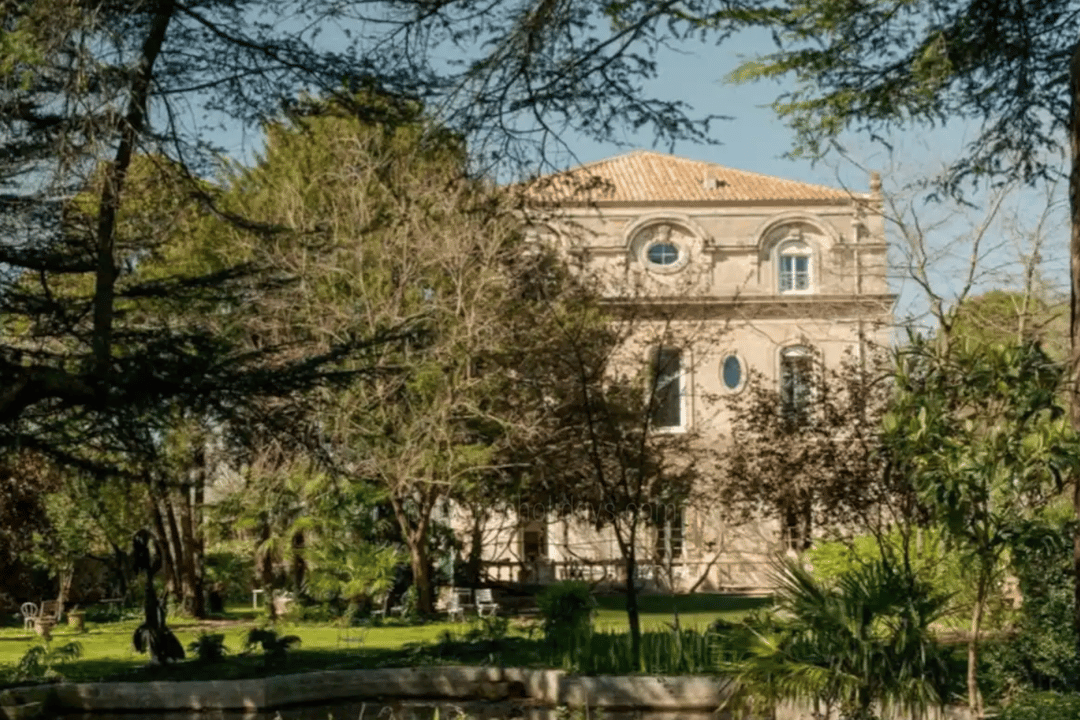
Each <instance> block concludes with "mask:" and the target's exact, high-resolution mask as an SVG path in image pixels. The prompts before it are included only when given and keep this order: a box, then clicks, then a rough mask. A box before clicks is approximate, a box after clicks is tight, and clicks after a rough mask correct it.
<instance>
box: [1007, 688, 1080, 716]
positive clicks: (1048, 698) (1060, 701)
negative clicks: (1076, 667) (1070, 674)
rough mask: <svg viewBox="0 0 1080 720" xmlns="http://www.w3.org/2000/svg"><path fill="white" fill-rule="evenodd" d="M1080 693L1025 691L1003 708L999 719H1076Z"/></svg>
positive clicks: (1079, 705) (1079, 710) (1078, 710)
mask: <svg viewBox="0 0 1080 720" xmlns="http://www.w3.org/2000/svg"><path fill="white" fill-rule="evenodd" d="M1078 717H1080V693H1056V692H1040V693H1025V694H1023V695H1020V696H1019V697H1017V698H1016V699H1015V700H1014V701H1013V702H1012V703H1010V704H1009V705H1006V706H1005V707H1003V708H1002V709H1001V713H1000V714H999V715H998V720H1076V718H1078Z"/></svg>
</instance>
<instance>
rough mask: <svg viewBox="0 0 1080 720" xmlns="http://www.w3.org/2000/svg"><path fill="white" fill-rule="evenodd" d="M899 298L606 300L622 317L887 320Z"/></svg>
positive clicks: (659, 297)
mask: <svg viewBox="0 0 1080 720" xmlns="http://www.w3.org/2000/svg"><path fill="white" fill-rule="evenodd" d="M895 301H896V295H894V294H891V293H886V294H874V295H869V294H868V295H761V296H747V295H741V296H727V297H708V296H695V297H662V296H656V297H639V298H628V297H607V298H604V299H603V303H604V305H606V306H608V307H609V308H611V309H612V310H614V311H615V312H616V313H618V314H619V315H627V316H635V317H643V318H665V319H678V316H680V315H682V316H685V317H687V318H694V319H700V318H727V319H745V320H774V319H775V320H795V319H809V320H813V319H836V318H844V317H851V318H858V319H864V320H888V319H889V315H890V313H891V309H892V306H893V303H894V302H895Z"/></svg>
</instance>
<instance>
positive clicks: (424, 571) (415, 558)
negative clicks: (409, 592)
mask: <svg viewBox="0 0 1080 720" xmlns="http://www.w3.org/2000/svg"><path fill="white" fill-rule="evenodd" d="M425 541H426V538H421V539H420V540H419V542H417V541H415V540H414V539H412V538H410V540H409V558H410V560H411V561H412V563H411V564H412V571H413V583H415V584H416V610H417V612H419V613H420V614H421V615H433V614H434V613H435V598H434V594H433V593H432V591H431V565H430V563H429V562H428V553H427V544H426V542H425Z"/></svg>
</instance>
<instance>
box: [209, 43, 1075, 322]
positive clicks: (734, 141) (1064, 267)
mask: <svg viewBox="0 0 1080 720" xmlns="http://www.w3.org/2000/svg"><path fill="white" fill-rule="evenodd" d="M324 40H325V39H324ZM770 49H771V39H770V38H769V36H768V35H767V34H766V33H763V32H747V33H742V34H740V35H737V36H735V37H733V38H730V39H728V40H727V41H725V42H724V43H722V44H720V45H716V44H714V43H708V42H699V41H694V40H691V41H685V42H682V43H680V44H679V46H678V50H675V49H671V50H666V51H663V52H662V53H661V54H660V55H658V57H657V60H658V67H659V77H658V78H657V79H656V80H654V81H652V82H650V83H648V84H647V85H646V87H645V91H646V93H650V94H652V95H655V96H656V97H659V98H662V99H677V100H681V101H683V102H685V103H687V104H689V105H690V106H692V108H693V112H692V113H691V114H692V115H697V116H705V115H710V114H715V115H724V116H729V117H730V118H731V119H730V120H715V121H713V123H712V125H711V136H712V139H713V140H714V141H716V142H715V144H704V143H691V142H682V143H678V144H676V146H675V147H674V148H668V147H666V146H665V147H656V148H655V149H657V150H660V151H664V152H668V151H671V152H673V153H674V154H676V155H680V156H683V157H688V158H693V159H697V160H704V161H707V162H715V163H718V164H720V165H725V166H727V167H732V168H738V169H741V170H749V171H753V172H759V173H765V174H768V175H775V176H778V177H784V178H790V179H793V180H800V181H803V182H811V183H818V184H823V185H829V186H833V187H837V186H841V185H843V186H846V187H849V188H850V189H852V190H854V191H857V192H858V191H866V190H867V189H868V186H869V178H868V176H867V172H866V170H869V169H874V170H878V171H880V172H882V174H883V179H884V184H885V190H886V192H888V191H890V190H893V189H895V188H896V187H898V186H902V185H903V184H904V183H905V182H909V181H910V180H911V179H913V178H916V177H923V176H926V175H928V174H932V173H934V172H935V170H936V169H937V168H939V167H941V166H942V165H943V164H945V163H946V162H947V161H948V159H949V158H950V157H951V156H953V155H954V154H956V153H958V152H960V151H961V150H962V147H963V144H964V138H965V135H966V133H967V130H968V129H967V128H965V127H964V126H962V125H959V124H956V125H953V126H950V127H946V128H942V129H938V130H936V131H927V130H926V129H919V130H916V131H914V132H909V133H904V134H897V135H894V136H893V137H891V138H890V140H891V141H893V142H894V143H895V146H896V147H897V148H898V150H897V151H896V152H894V153H892V154H891V155H890V154H889V153H888V152H886V151H885V150H884V149H883V148H882V147H880V146H875V145H873V144H871V143H870V142H869V141H868V140H866V139H864V138H860V137H856V136H852V137H847V138H845V139H844V140H845V143H846V146H847V149H848V150H849V152H850V154H851V155H852V157H854V158H856V159H857V160H858V162H859V163H860V164H861V165H862V166H863V168H865V169H857V168H855V167H854V166H852V165H851V164H845V163H843V162H839V161H831V162H819V163H816V164H815V163H813V162H811V161H810V160H807V159H798V160H793V159H790V158H787V157H785V154H786V153H787V152H788V151H789V150H790V149H791V145H792V140H793V134H792V132H791V131H790V130H789V129H788V128H787V127H785V126H784V124H783V123H782V122H780V121H779V120H778V119H777V118H776V116H775V114H774V113H773V111H772V109H771V108H770V107H769V104H770V103H771V102H772V101H773V100H774V99H775V98H776V97H777V95H779V94H780V93H781V92H782V91H783V89H784V85H782V84H780V83H778V82H762V83H753V84H748V85H734V84H730V83H727V82H725V77H726V76H727V75H728V74H729V73H730V72H731V71H732V70H734V69H735V68H736V67H737V66H738V65H739V64H740V63H741V62H742V61H743V60H745V59H748V58H749V57H752V56H754V55H756V54H758V53H763V52H768V51H769V50H770ZM238 135H239V134H238V133H235V132H234V133H232V134H231V137H229V138H228V139H227V140H225V144H227V145H232V147H233V148H234V151H233V152H234V154H235V155H237V156H244V155H247V156H249V157H250V152H251V150H252V148H253V146H257V145H258V144H259V139H258V138H257V137H256V136H253V135H251V134H248V135H247V136H246V137H244V138H243V139H241V138H240V137H238ZM564 141H565V142H566V143H567V146H568V147H569V149H570V151H571V152H572V153H573V154H574V155H575V156H576V159H577V161H579V162H581V163H587V162H592V161H595V160H600V159H603V158H606V157H610V156H613V155H617V154H620V153H623V152H628V151H629V150H632V149H636V148H654V147H655V146H654V143H653V138H652V137H651V136H650V135H648V134H644V133H643V134H639V135H632V134H623V135H621V136H619V137H617V138H615V140H614V141H612V142H606V143H597V142H595V141H591V140H585V139H582V138H575V137H565V138H564ZM565 164H566V165H571V164H576V163H573V162H572V161H571V159H570V158H567V159H566V163H565ZM1062 192H1063V189H1059V194H1058V196H1057V200H1058V201H1060V200H1061V193H1062ZM971 197H972V199H974V200H975V202H976V203H979V202H981V201H982V198H980V196H979V195H977V194H976V195H972V196H971ZM1045 204H1046V200H1045V198H1044V197H1043V196H1042V194H1041V193H1038V192H1031V191H1028V192H1017V193H1015V194H1014V196H1013V197H1011V198H1010V199H1009V200H1008V202H1007V203H1006V212H1003V213H1002V217H1005V216H1013V215H1015V216H1016V218H1018V219H1019V222H1020V224H1021V225H1031V224H1033V223H1034V219H1035V218H1036V216H1037V215H1038V214H1039V212H1040V211H1041V209H1042V208H1043V207H1044V206H1045ZM919 214H920V222H923V223H924V224H925V225H928V226H929V225H933V226H934V230H933V232H932V234H931V236H930V238H929V239H930V241H931V242H932V243H934V244H936V245H938V246H940V247H941V248H942V255H943V257H942V258H941V259H940V260H939V261H938V267H936V268H935V269H936V273H935V274H934V278H933V279H934V283H935V287H936V288H937V290H938V291H939V292H941V293H942V294H944V295H946V296H950V295H952V294H955V292H956V291H957V290H958V288H959V286H960V283H959V279H960V278H961V277H962V275H963V269H964V267H965V265H966V263H967V261H968V251H969V249H970V247H969V245H968V244H967V243H965V241H964V240H963V237H964V234H965V233H966V232H967V231H969V230H970V228H971V227H972V226H973V225H977V224H978V223H979V222H980V220H981V218H982V217H983V215H984V212H983V210H982V209H981V208H974V209H972V208H967V209H958V208H956V207H950V206H937V207H933V206H929V207H924V208H921V209H920V210H919ZM1045 230H1046V233H1047V235H1048V240H1047V243H1046V245H1045V247H1044V248H1043V251H1042V256H1043V265H1044V272H1045V273H1046V276H1047V277H1048V278H1050V279H1051V281H1052V284H1053V285H1054V286H1055V287H1057V288H1067V278H1068V264H1067V247H1068V234H1067V224H1066V223H1065V218H1064V217H1063V216H1062V215H1061V213H1058V216H1057V217H1055V218H1053V219H1052V220H1051V222H1050V223H1048V224H1047V226H1046V228H1045ZM1010 233H1011V234H1010ZM1012 235H1015V233H1014V232H1012V231H1010V230H1009V229H1008V228H1006V227H1005V226H1004V225H1001V224H999V225H998V226H995V227H994V228H993V229H992V230H991V232H990V240H989V242H988V246H989V247H992V248H993V251H992V252H990V253H988V255H987V257H986V258H985V260H984V262H983V268H984V270H985V275H984V277H983V278H982V280H981V281H980V282H979V283H978V284H977V286H976V291H977V292H978V291H984V290H987V289H991V288H994V287H1003V286H1004V287H1008V286H1010V285H1015V284H1016V283H1015V282H1014V279H1013V278H1015V277H1016V276H1017V274H1018V268H1019V265H1018V262H1017V251H1016V248H1015V247H1014V246H1015V243H1013V242H1011V240H1010V238H1011V236H1012ZM958 238H959V239H960V240H959V241H958V240H957V239H958ZM890 239H891V240H892V241H893V242H894V244H896V242H897V241H898V237H897V236H896V233H893V237H891V238H890ZM892 287H893V290H894V291H895V292H897V293H898V294H900V296H901V297H900V300H899V302H898V303H897V316H898V319H903V318H906V317H907V316H910V315H916V314H919V313H920V312H922V311H923V309H924V305H925V303H924V302H923V301H922V297H921V296H922V293H921V291H920V290H919V289H918V288H917V287H916V286H915V285H914V284H912V283H911V282H910V280H908V279H906V278H905V276H904V273H903V272H900V271H898V272H895V273H894V274H893V277H892Z"/></svg>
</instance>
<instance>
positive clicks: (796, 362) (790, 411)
mask: <svg viewBox="0 0 1080 720" xmlns="http://www.w3.org/2000/svg"><path fill="white" fill-rule="evenodd" d="M812 372H813V358H812V356H811V355H810V352H809V351H808V350H805V349H802V348H798V349H793V350H786V351H785V352H784V354H783V355H781V356H780V402H781V404H782V406H783V408H782V409H783V412H784V415H786V416H787V417H789V418H791V419H793V420H796V421H797V422H800V423H801V422H805V421H806V420H807V419H809V416H810V401H811V397H812V379H813V377H812V374H811V373H812Z"/></svg>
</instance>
